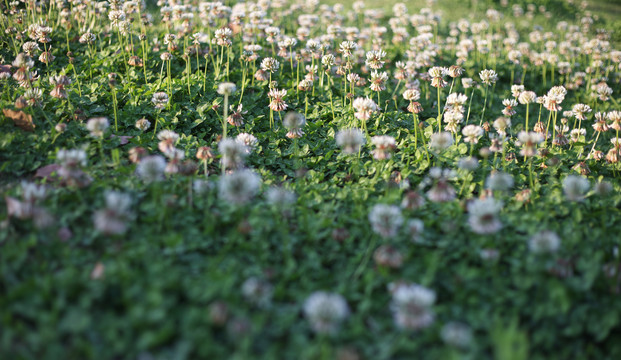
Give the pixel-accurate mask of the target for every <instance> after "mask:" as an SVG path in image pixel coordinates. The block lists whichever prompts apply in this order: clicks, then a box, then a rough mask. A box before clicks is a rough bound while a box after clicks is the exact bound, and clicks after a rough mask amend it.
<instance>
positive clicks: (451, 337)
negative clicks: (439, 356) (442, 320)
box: [440, 322, 472, 348]
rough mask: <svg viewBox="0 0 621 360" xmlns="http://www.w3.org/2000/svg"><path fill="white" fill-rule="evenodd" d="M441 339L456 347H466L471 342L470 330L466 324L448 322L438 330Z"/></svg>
mask: <svg viewBox="0 0 621 360" xmlns="http://www.w3.org/2000/svg"><path fill="white" fill-rule="evenodd" d="M440 337H441V338H442V341H444V342H445V343H446V344H448V345H450V346H454V347H457V348H467V347H468V346H470V344H471V343H472V330H471V329H470V327H469V326H468V325H465V324H461V323H458V322H449V323H447V324H446V325H444V326H443V327H442V330H441V331H440Z"/></svg>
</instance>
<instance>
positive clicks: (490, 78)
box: [479, 69, 498, 85]
mask: <svg viewBox="0 0 621 360" xmlns="http://www.w3.org/2000/svg"><path fill="white" fill-rule="evenodd" d="M479 77H480V78H481V81H483V83H484V84H485V85H493V84H495V83H496V81H498V74H496V72H495V71H494V70H489V69H485V70H483V71H481V72H480V73H479Z"/></svg>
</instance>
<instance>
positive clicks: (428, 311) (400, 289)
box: [389, 283, 436, 330]
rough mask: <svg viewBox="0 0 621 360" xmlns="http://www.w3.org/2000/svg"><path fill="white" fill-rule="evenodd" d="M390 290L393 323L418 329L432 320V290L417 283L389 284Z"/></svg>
mask: <svg viewBox="0 0 621 360" xmlns="http://www.w3.org/2000/svg"><path fill="white" fill-rule="evenodd" d="M389 290H391V291H392V302H391V304H390V309H391V310H392V313H393V318H394V320H395V324H396V325H397V326H398V327H399V328H401V329H405V330H419V329H423V328H426V327H428V326H430V325H431V324H432V323H433V321H434V314H433V310H432V306H433V304H434V303H435V301H436V294H435V292H434V291H433V290H431V289H428V288H426V287H424V286H422V285H418V284H394V283H391V284H390V285H389Z"/></svg>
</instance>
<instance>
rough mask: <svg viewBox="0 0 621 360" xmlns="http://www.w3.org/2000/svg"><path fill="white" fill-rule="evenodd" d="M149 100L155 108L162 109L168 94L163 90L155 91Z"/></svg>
mask: <svg viewBox="0 0 621 360" xmlns="http://www.w3.org/2000/svg"><path fill="white" fill-rule="evenodd" d="M151 102H152V103H153V105H155V108H156V109H163V108H165V107H166V105H167V104H168V94H166V93H165V92H156V93H155V94H153V97H152V98H151Z"/></svg>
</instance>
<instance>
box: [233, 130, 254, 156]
mask: <svg viewBox="0 0 621 360" xmlns="http://www.w3.org/2000/svg"><path fill="white" fill-rule="evenodd" d="M235 141H237V142H239V143H241V144H243V145H244V146H246V153H248V154H250V153H251V152H252V151H253V150H254V149H255V148H256V147H257V144H258V143H259V140H257V138H256V137H255V136H254V135H252V134H248V133H240V134H239V135H237V137H235Z"/></svg>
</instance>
